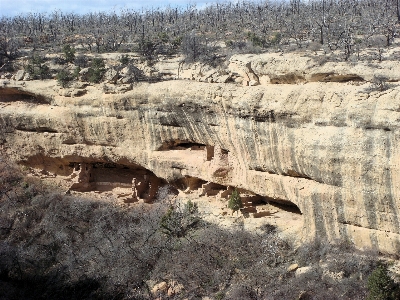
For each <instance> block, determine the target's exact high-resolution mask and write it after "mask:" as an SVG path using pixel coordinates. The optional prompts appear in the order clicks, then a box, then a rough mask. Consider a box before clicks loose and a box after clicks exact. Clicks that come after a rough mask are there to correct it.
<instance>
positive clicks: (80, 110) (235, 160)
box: [0, 80, 400, 253]
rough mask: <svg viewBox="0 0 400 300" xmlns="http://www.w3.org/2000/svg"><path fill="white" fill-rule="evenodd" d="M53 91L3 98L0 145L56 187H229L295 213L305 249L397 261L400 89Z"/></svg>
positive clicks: (158, 86) (162, 86)
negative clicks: (142, 180)
mask: <svg viewBox="0 0 400 300" xmlns="http://www.w3.org/2000/svg"><path fill="white" fill-rule="evenodd" d="M55 84H56V83H55V82H54V81H48V82H45V83H42V86H41V87H40V88H38V87H35V82H28V83H27V84H26V85H25V87H24V88H20V89H19V91H17V90H10V89H3V90H0V127H1V130H0V145H1V147H2V149H3V151H5V152H6V153H7V154H8V155H9V156H10V157H12V158H13V159H15V160H17V161H20V162H25V163H27V164H29V165H31V166H36V167H39V168H42V169H44V170H48V171H50V172H53V173H57V174H60V175H64V176H68V175H70V174H72V173H73V168H74V167H73V164H74V163H75V164H77V163H78V164H79V163H81V164H83V163H85V164H89V165H91V166H94V167H95V164H99V163H102V164H107V163H113V164H118V165H121V166H125V167H126V168H132V169H136V170H143V168H144V169H147V170H149V171H151V172H152V176H153V174H154V175H155V176H157V177H158V178H162V179H163V180H166V181H168V182H174V183H175V184H177V185H179V186H180V187H182V188H188V189H189V190H190V189H193V188H195V186H196V185H198V183H199V182H200V183H203V182H204V181H209V182H213V183H217V184H220V185H223V186H227V187H228V186H234V187H238V188H242V189H245V190H247V191H250V192H252V193H254V194H257V195H260V196H263V197H264V200H266V201H278V202H283V203H287V204H289V203H291V204H294V205H296V206H297V207H298V208H299V209H300V211H301V213H302V214H303V216H304V236H305V237H313V236H318V237H328V238H330V239H336V238H342V239H350V240H352V241H354V242H355V244H356V245H358V246H359V247H364V246H365V247H371V246H373V247H377V248H378V249H380V250H381V251H384V252H391V253H394V252H396V251H397V250H398V249H399V245H400V216H399V214H400V200H399V199H400V186H399V182H400V178H399V177H400V170H399V168H400V150H399V149H400V147H399V146H400V144H399V143H400V135H399V132H400V131H399V128H400V94H399V92H400V89H399V88H391V89H388V90H386V91H372V90H371V89H370V85H369V84H360V83H354V82H352V83H331V82H328V83H320V82H308V83H306V84H301V85H294V84H291V85H289V84H282V85H272V84H270V85H268V86H264V85H261V86H260V85H259V86H243V87H239V86H236V85H233V84H222V83H221V84H219V83H214V84H209V83H199V82H193V81H183V80H174V81H166V82H160V83H153V84H144V83H143V84H138V85H137V86H135V87H134V88H133V90H131V91H128V92H126V93H124V94H103V92H101V91H99V90H98V89H96V88H95V87H88V88H87V93H86V94H85V95H83V96H80V97H76V98H67V97H63V96H54V95H53V94H52V93H53V92H52V90H53V88H54V86H55ZM21 90H24V91H26V92H25V93H24V95H25V96H23V97H21V98H18V97H16V96H15V95H16V94H18V93H21ZM28 92H29V93H28ZM35 93H36V94H40V95H41V97H39V98H38V99H39V100H40V101H39V102H36V101H35V100H34V99H33V98H32V95H34V94H35ZM50 96H51V98H52V100H51V101H50V103H49V104H46V103H43V99H44V98H46V97H47V98H49V97H50ZM43 97H44V98H43ZM17 98H18V99H17ZM16 100H18V101H16Z"/></svg>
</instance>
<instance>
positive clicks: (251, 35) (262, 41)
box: [247, 32, 267, 48]
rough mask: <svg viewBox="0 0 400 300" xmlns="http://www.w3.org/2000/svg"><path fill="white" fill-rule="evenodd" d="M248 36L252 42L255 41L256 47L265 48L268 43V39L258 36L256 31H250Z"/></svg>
mask: <svg viewBox="0 0 400 300" xmlns="http://www.w3.org/2000/svg"><path fill="white" fill-rule="evenodd" d="M247 38H248V39H249V40H250V42H252V43H253V46H254V47H256V46H258V47H262V48H265V47H266V45H267V41H266V40H265V39H263V38H261V37H259V36H257V35H256V34H255V33H254V32H248V33H247Z"/></svg>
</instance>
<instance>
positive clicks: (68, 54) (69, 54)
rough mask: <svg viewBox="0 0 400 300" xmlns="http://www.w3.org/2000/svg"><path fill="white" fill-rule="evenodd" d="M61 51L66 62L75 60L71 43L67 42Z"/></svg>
mask: <svg viewBox="0 0 400 300" xmlns="http://www.w3.org/2000/svg"><path fill="white" fill-rule="evenodd" d="M63 53H64V57H65V61H66V62H68V63H72V62H74V60H75V48H74V47H71V45H69V44H67V45H64V47H63Z"/></svg>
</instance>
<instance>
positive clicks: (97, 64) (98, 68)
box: [88, 58, 105, 83]
mask: <svg viewBox="0 0 400 300" xmlns="http://www.w3.org/2000/svg"><path fill="white" fill-rule="evenodd" d="M104 72H105V64H104V60H103V59H102V58H93V60H92V63H91V67H90V68H89V74H88V80H89V82H92V83H99V82H100V81H101V79H102V78H103V75H104Z"/></svg>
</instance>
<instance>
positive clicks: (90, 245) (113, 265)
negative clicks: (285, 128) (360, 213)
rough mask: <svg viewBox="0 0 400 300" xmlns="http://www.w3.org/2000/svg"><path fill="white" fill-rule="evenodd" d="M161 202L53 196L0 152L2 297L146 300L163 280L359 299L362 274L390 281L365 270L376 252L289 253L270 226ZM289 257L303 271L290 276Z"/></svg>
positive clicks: (195, 288) (190, 290)
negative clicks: (214, 218) (230, 226)
mask: <svg viewBox="0 0 400 300" xmlns="http://www.w3.org/2000/svg"><path fill="white" fill-rule="evenodd" d="M166 191H167V190H166ZM164 196H165V197H166V198H168V197H167V196H168V195H164V194H163V197H164ZM168 199H169V198H168ZM169 201H170V200H167V199H164V200H163V199H161V198H160V199H159V200H158V201H157V202H156V203H154V204H151V207H149V206H148V205H146V204H143V205H136V206H135V208H133V209H129V210H126V209H123V208H121V207H119V206H116V205H114V204H113V203H107V202H104V201H97V200H90V199H81V198H77V197H75V196H68V195H61V194H59V193H58V192H57V191H51V190H50V189H49V188H47V187H46V186H44V185H43V184H42V183H41V182H40V181H39V180H37V179H33V178H29V177H25V176H24V174H23V172H21V171H20V169H19V168H18V167H17V166H16V165H14V164H12V163H9V162H7V161H6V160H5V159H4V157H1V161H0V206H1V209H0V220H1V225H2V226H1V229H0V236H1V242H0V274H1V277H0V296H1V297H3V298H4V299H26V298H39V297H45V298H57V299H87V298H91V299H153V298H154V296H153V295H152V294H151V292H150V291H151V289H152V287H153V285H154V284H155V283H157V282H162V281H165V282H167V283H171V282H179V284H181V285H182V286H183V288H182V289H181V290H180V291H179V294H176V295H175V297H177V298H179V299H181V298H185V297H190V298H192V297H202V296H211V295H214V296H215V298H216V299H266V298H268V299H293V297H299V296H300V295H303V296H304V295H310V297H314V296H318V297H317V298H323V297H325V298H326V299H340V300H341V299H365V298H366V296H367V278H368V276H369V275H370V274H372V275H371V276H369V282H371V283H369V284H368V288H369V289H370V292H371V291H372V290H376V288H375V286H377V289H378V290H379V289H380V288H381V287H382V286H384V287H386V286H388V285H387V284H386V283H390V284H391V281H390V282H389V281H388V279H387V277H385V276H386V275H385V274H386V273H385V274H384V276H382V274H381V273H382V269H379V268H378V269H377V270H378V271H374V272H372V271H373V270H374V268H375V267H376V265H377V262H376V261H375V254H374V253H371V254H368V253H361V252H357V251H355V250H354V249H353V248H352V246H351V244H333V245H331V244H328V243H327V242H325V241H317V242H315V243H311V244H305V245H303V246H301V247H300V248H299V249H297V250H294V249H293V248H292V246H290V244H288V243H287V242H286V241H284V240H282V239H281V238H280V237H279V236H278V235H277V232H276V230H275V228H274V227H273V226H266V227H265V228H261V230H262V231H260V232H259V233H258V234H251V233H249V232H247V231H243V230H237V231H228V230H225V229H221V228H219V227H217V226H216V225H213V224H210V223H207V222H205V221H202V220H201V219H200V218H199V215H198V213H197V211H198V209H197V206H196V204H195V203H193V202H191V201H188V202H187V203H186V204H185V205H183V207H179V206H172V207H171V206H170V207H169V206H168V203H169ZM293 262H298V263H299V264H300V265H301V266H302V267H305V266H307V267H309V269H308V271H307V272H304V274H303V275H301V276H294V274H293V273H290V272H288V270H287V268H288V266H289V265H290V264H292V263H293ZM371 272H372V273H371ZM328 275H329V276H328ZM374 278H377V279H374ZM152 282H153V283H152ZM373 282H374V283H373ZM381 282H382V284H381ZM162 295H163V294H161V296H162ZM164 296H166V295H165V294H164ZM378 299H381V298H378ZM385 299H386V298H385Z"/></svg>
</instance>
